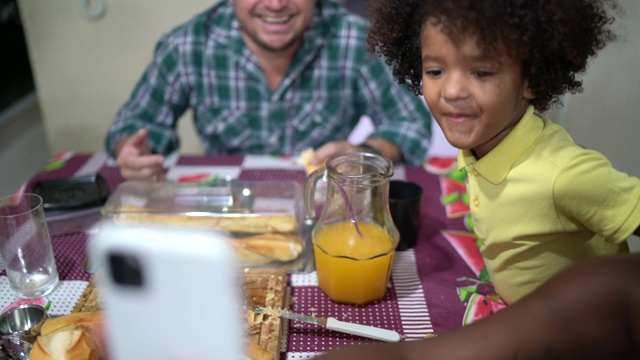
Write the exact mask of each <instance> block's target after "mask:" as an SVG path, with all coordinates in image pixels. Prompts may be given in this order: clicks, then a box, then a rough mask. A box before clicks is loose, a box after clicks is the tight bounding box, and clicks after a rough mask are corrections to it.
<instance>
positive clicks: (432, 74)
mask: <svg viewBox="0 0 640 360" xmlns="http://www.w3.org/2000/svg"><path fill="white" fill-rule="evenodd" d="M424 73H425V75H427V76H429V77H437V76H440V75H442V70H425V72H424Z"/></svg>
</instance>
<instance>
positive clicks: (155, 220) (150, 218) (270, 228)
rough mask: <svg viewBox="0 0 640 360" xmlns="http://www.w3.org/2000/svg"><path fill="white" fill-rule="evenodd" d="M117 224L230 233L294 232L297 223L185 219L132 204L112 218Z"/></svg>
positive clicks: (264, 218)
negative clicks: (177, 227)
mask: <svg viewBox="0 0 640 360" xmlns="http://www.w3.org/2000/svg"><path fill="white" fill-rule="evenodd" d="M113 219H114V221H115V222H117V223H119V224H135V225H140V224H150V225H164V226H179V227H188V228H203V229H216V230H222V231H229V232H244V233H262V232H296V231H297V230H298V222H297V221H296V219H295V218H294V217H293V216H291V215H288V214H273V215H261V214H229V215H225V216H188V215H183V214H170V213H154V212H153V209H145V208H142V207H137V206H133V205H123V206H122V207H121V208H120V209H119V212H118V213H116V214H115V215H114V217H113Z"/></svg>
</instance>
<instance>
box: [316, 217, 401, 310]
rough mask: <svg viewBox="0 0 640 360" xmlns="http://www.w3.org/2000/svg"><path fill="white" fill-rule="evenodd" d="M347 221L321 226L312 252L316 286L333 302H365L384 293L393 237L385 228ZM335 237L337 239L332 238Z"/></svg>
mask: <svg viewBox="0 0 640 360" xmlns="http://www.w3.org/2000/svg"><path fill="white" fill-rule="evenodd" d="M358 226H359V228H360V231H361V233H362V236H360V235H359V234H358V233H357V232H356V231H355V228H354V226H353V224H352V223H351V222H341V223H338V224H333V225H328V226H326V227H323V228H322V229H321V230H320V231H319V232H318V233H316V237H315V241H314V253H315V260H316V267H317V268H318V269H322V270H321V271H318V282H319V284H320V288H321V289H322V291H324V292H325V293H326V294H327V295H328V296H329V297H330V298H331V299H333V300H334V301H336V302H344V303H352V304H365V303H368V302H370V301H373V300H377V299H381V298H382V297H384V294H385V292H386V288H387V282H388V281H389V275H390V273H391V262H392V261H393V254H394V251H393V250H394V249H393V239H392V238H391V237H390V236H389V234H388V233H387V232H386V229H384V228H382V227H380V226H378V225H376V224H371V223H359V224H358ZM336 238H339V239H340V241H335V239H336Z"/></svg>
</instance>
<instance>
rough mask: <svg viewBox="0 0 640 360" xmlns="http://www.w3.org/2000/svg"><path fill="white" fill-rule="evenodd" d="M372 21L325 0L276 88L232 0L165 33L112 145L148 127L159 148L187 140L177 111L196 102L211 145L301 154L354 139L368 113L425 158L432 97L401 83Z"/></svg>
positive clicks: (219, 149) (379, 128)
mask: <svg viewBox="0 0 640 360" xmlns="http://www.w3.org/2000/svg"><path fill="white" fill-rule="evenodd" d="M368 26H369V24H368V23H367V22H366V21H365V20H364V19H362V18H360V17H357V16H355V15H353V14H352V13H350V12H348V11H347V10H346V9H345V8H344V7H342V6H341V5H339V4H337V3H335V2H333V1H329V0H320V1H319V2H318V5H317V8H316V11H315V13H314V16H313V19H312V21H311V24H310V26H309V28H308V29H307V30H306V32H305V33H304V41H303V44H302V46H301V47H300V49H299V50H298V52H297V54H296V55H295V57H294V59H293V60H292V63H291V66H290V68H289V71H288V72H287V74H286V76H285V78H284V80H283V81H282V83H281V84H280V87H279V88H278V89H277V90H275V91H272V90H270V89H269V86H268V84H267V81H266V78H265V76H264V74H263V73H262V71H261V70H260V68H259V66H258V62H257V60H256V58H255V56H254V55H253V54H252V53H251V52H250V51H249V49H247V47H246V46H245V44H244V41H243V40H242V37H241V35H240V29H239V23H238V21H237V19H236V18H235V15H234V12H233V8H232V7H231V5H230V4H229V3H228V1H226V0H225V1H222V2H220V3H218V4H217V5H215V6H214V7H212V8H211V9H209V10H208V11H205V12H203V13H202V14H200V15H198V16H196V17H195V18H193V19H192V20H191V21H189V22H187V23H185V24H183V25H181V26H179V27H177V28H176V29H174V30H173V31H171V32H169V33H168V34H165V35H164V36H163V37H162V38H161V39H160V40H159V42H158V44H157V46H156V49H155V55H154V58H153V60H152V62H151V64H149V66H148V67H147V69H146V71H145V73H144V74H143V76H142V78H141V79H140V81H139V82H138V84H137V85H136V87H135V89H134V91H133V94H132V95H131V98H130V99H129V100H128V101H127V102H126V104H125V105H124V106H123V107H122V109H120V111H119V112H118V114H117V116H116V119H115V121H114V123H113V124H112V125H111V127H110V129H109V131H108V134H107V137H106V141H105V142H106V148H107V151H108V152H109V153H110V154H113V148H114V145H115V144H116V143H117V142H118V140H119V139H121V138H122V137H124V136H128V135H131V134H132V133H134V132H135V131H136V130H137V129H140V128H143V127H144V128H147V129H148V131H149V134H150V136H149V139H150V145H151V147H152V149H153V151H155V152H156V153H161V154H168V153H170V152H172V151H174V150H176V149H178V148H179V146H180V142H179V139H178V135H177V131H176V122H177V119H178V118H179V117H180V115H182V114H183V113H184V112H185V111H186V110H187V109H188V108H191V109H192V110H193V116H194V121H195V126H196V129H197V131H198V133H199V135H200V139H201V142H202V144H203V146H204V148H205V150H206V152H207V153H208V154H232V153H245V154H274V155H295V154H299V153H300V152H302V151H303V150H304V149H306V148H309V147H313V148H318V147H319V146H321V145H323V144H324V143H326V142H329V141H332V140H346V139H347V137H348V136H349V134H350V132H351V131H352V130H353V128H354V127H355V125H356V124H357V123H358V120H359V119H360V117H361V116H362V115H365V114H366V115H368V116H370V117H371V119H372V121H373V123H374V125H375V132H374V133H373V134H372V135H371V136H372V137H382V138H384V139H387V140H389V141H391V142H393V143H395V144H397V145H398V146H399V147H400V149H401V151H402V154H403V156H404V158H405V160H406V161H407V162H408V163H410V164H420V163H422V161H423V160H424V158H425V157H426V154H427V150H428V148H429V143H430V137H431V114H430V113H429V111H428V110H427V107H426V105H425V104H424V101H423V99H421V98H420V97H417V96H415V95H414V94H413V93H411V92H410V91H409V90H407V89H406V88H404V87H400V86H399V85H398V84H396V83H395V82H394V80H393V78H392V77H391V75H390V72H389V69H388V68H387V66H386V65H385V64H384V62H383V61H382V60H380V59H374V58H373V57H372V56H371V55H369V54H368V52H367V50H366V43H365V38H366V33H367V30H368Z"/></svg>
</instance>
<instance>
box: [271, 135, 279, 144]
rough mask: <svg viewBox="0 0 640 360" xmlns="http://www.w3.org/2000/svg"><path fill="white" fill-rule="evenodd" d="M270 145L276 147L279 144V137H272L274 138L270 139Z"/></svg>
mask: <svg viewBox="0 0 640 360" xmlns="http://www.w3.org/2000/svg"><path fill="white" fill-rule="evenodd" d="M269 144H271V145H276V144H278V135H272V136H271V137H270V138H269Z"/></svg>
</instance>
